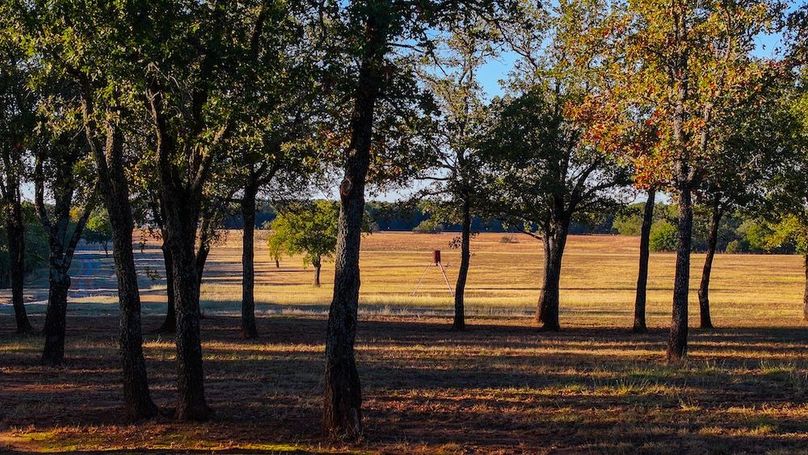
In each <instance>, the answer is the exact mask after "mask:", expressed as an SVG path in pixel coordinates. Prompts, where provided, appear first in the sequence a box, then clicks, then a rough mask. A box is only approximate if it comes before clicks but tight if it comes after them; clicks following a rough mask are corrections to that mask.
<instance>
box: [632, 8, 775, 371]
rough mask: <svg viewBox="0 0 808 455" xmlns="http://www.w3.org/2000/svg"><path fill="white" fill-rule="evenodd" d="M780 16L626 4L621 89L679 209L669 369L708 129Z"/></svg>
mask: <svg viewBox="0 0 808 455" xmlns="http://www.w3.org/2000/svg"><path fill="white" fill-rule="evenodd" d="M781 10H782V4H781V3H780V2H778V1H767V0H760V1H758V0H748V1H746V0H745V1H740V2H719V1H710V2H689V1H685V0H677V1H673V2H668V3H660V2H656V1H651V0H633V1H630V2H629V3H628V8H627V10H626V16H625V20H624V22H623V24H622V33H623V36H624V37H625V40H624V41H623V42H622V46H623V49H625V51H624V52H625V59H624V65H625V66H624V68H625V69H626V71H627V72H628V73H630V75H629V77H627V78H626V79H625V80H626V81H627V85H626V86H624V87H621V89H622V90H624V93H626V94H627V96H629V97H634V98H638V99H643V100H644V101H645V102H646V103H650V104H651V105H652V106H653V109H654V110H653V113H652V115H651V119H652V121H653V122H654V124H655V125H656V127H657V128H658V130H659V133H660V141H659V142H658V145H657V148H660V149H662V150H661V151H662V152H664V153H660V154H658V155H661V156H665V157H666V159H665V163H666V164H667V165H668V166H667V169H668V170H669V175H670V181H671V182H672V188H673V189H674V191H675V196H676V198H677V200H678V206H679V219H678V223H677V224H678V233H679V240H678V246H677V260H676V273H675V278H674V295H673V317H672V323H671V331H670V336H669V339H668V350H667V357H668V359H669V361H677V360H679V359H681V358H683V357H684V356H685V355H686V354H687V332H688V320H687V319H688V318H687V301H688V292H689V279H690V250H691V246H692V228H693V204H692V196H693V191H694V189H695V188H696V187H697V186H698V182H699V181H700V179H701V178H702V176H703V173H704V168H703V163H705V162H707V161H709V159H710V156H711V150H712V141H713V137H712V134H711V133H712V128H713V127H714V126H715V125H716V123H717V122H720V121H721V119H722V118H723V117H724V116H726V115H727V114H728V113H730V112H732V111H733V109H734V107H735V100H736V94H738V93H742V92H744V91H745V90H746V89H747V88H748V84H749V83H750V82H749V81H750V79H754V78H755V77H756V73H757V71H758V70H757V68H756V67H755V66H754V65H749V63H750V57H749V56H750V53H751V51H752V50H753V49H754V46H755V44H754V40H755V37H756V36H758V34H760V33H762V32H765V31H766V30H769V29H770V25H771V24H773V23H776V21H777V19H778V18H779V15H780V13H781Z"/></svg>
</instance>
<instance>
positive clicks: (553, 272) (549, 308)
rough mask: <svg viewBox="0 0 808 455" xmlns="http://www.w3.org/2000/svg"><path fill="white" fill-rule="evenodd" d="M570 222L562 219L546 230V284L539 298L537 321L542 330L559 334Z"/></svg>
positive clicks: (544, 239) (543, 237)
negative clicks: (564, 262)
mask: <svg viewBox="0 0 808 455" xmlns="http://www.w3.org/2000/svg"><path fill="white" fill-rule="evenodd" d="M568 232H569V220H568V219H562V220H556V221H553V222H551V223H550V225H549V227H548V228H547V229H545V230H544V234H543V235H542V243H543V245H544V283H543V286H542V291H541V295H540V296H539V308H538V312H537V314H536V319H537V321H538V322H539V323H540V324H542V326H541V327H542V330H549V331H554V332H557V331H559V330H561V324H560V323H559V317H558V313H559V303H560V302H559V293H560V285H561V261H562V259H563V257H564V248H565V246H566V244H567V234H568Z"/></svg>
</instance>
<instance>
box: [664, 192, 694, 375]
mask: <svg viewBox="0 0 808 455" xmlns="http://www.w3.org/2000/svg"><path fill="white" fill-rule="evenodd" d="M678 228H679V229H678V231H679V232H678V235H679V242H678V245H677V248H676V273H675V277H674V282H673V316H672V320H671V331H670V335H669V337H668V352H667V357H668V361H669V362H676V361H679V360H681V359H682V358H684V357H685V356H686V355H687V332H688V327H687V306H688V305H687V303H688V302H687V299H688V294H689V290H690V250H691V243H692V234H693V205H692V196H691V190H690V186H689V185H688V184H681V185H680V186H679V221H678Z"/></svg>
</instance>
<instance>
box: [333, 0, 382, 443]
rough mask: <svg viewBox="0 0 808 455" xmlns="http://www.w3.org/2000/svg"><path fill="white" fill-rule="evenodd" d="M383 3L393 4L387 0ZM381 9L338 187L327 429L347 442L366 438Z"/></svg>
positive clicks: (368, 40)
mask: <svg viewBox="0 0 808 455" xmlns="http://www.w3.org/2000/svg"><path fill="white" fill-rule="evenodd" d="M383 5H387V6H388V7H389V4H387V3H384V4H383ZM379 6H380V7H381V6H382V5H379ZM378 9H384V8H376V9H374V10H373V11H371V12H369V13H368V15H367V17H366V22H365V26H364V28H365V40H364V42H363V43H362V44H363V55H362V59H361V63H360V68H359V78H358V81H357V85H356V93H355V98H354V107H353V112H352V115H351V124H350V131H351V140H350V144H349V146H348V149H347V150H346V153H345V176H344V178H343V180H342V183H340V187H339V196H340V213H339V222H338V224H339V229H338V233H337V250H336V254H335V257H334V293H333V298H332V300H331V307H330V310H329V313H328V329H327V333H326V343H325V345H326V348H325V355H326V365H325V387H324V389H325V393H324V397H323V398H324V400H323V401H324V403H323V430H324V431H325V433H326V434H327V435H328V436H329V437H330V438H332V439H337V440H346V441H356V440H358V439H360V438H361V437H362V392H361V389H360V388H361V385H360V383H359V373H358V371H357V370H356V359H355V357H354V341H355V339H356V322H357V315H358V314H357V313H358V309H359V286H360V277H359V247H360V244H361V240H362V217H363V215H364V210H365V179H366V177H367V172H368V168H369V166H370V148H371V142H372V139H373V121H374V111H375V107H376V100H377V99H378V96H379V90H380V87H381V83H382V75H383V73H384V55H385V52H386V45H387V25H388V23H387V21H388V20H389V19H388V18H389V17H390V15H391V14H392V11H378ZM380 21H381V22H380Z"/></svg>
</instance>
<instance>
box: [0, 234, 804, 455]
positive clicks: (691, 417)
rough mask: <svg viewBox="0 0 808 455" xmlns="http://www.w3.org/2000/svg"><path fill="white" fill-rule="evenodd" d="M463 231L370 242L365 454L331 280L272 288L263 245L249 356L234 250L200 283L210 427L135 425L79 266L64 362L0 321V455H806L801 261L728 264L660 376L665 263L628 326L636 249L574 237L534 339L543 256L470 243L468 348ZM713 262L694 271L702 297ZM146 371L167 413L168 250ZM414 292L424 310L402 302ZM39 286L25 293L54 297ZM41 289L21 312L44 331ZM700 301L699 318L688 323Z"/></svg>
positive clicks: (283, 271) (295, 273) (363, 336)
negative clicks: (338, 421)
mask: <svg viewBox="0 0 808 455" xmlns="http://www.w3.org/2000/svg"><path fill="white" fill-rule="evenodd" d="M452 237H453V234H441V235H416V234H409V233H383V234H374V235H371V236H368V237H366V238H365V239H364V240H363V255H362V270H363V274H362V283H363V285H362V303H361V310H360V311H361V312H362V317H361V323H360V328H359V333H358V341H357V351H358V352H357V356H358V360H359V365H360V376H361V378H362V381H363V393H364V402H365V406H364V408H365V412H366V414H365V417H366V424H367V429H366V440H365V441H364V443H363V444H361V445H359V446H350V447H343V446H331V445H328V444H327V443H326V442H325V441H324V440H323V439H322V438H321V435H320V433H319V424H318V422H319V421H318V419H319V408H320V396H321V387H322V383H321V374H322V366H323V335H324V332H325V311H326V309H327V304H328V301H329V297H330V289H331V286H330V285H331V279H332V274H333V272H332V270H331V268H330V267H331V266H332V265H331V264H327V265H326V267H325V270H324V271H323V279H324V283H323V287H322V288H320V289H314V288H312V287H311V286H310V284H309V283H310V281H311V270H310V269H309V270H307V269H304V268H303V264H302V260H301V259H300V258H289V259H286V260H283V261H282V263H281V268H280V269H276V268H275V265H274V263H271V262H270V261H269V260H268V258H267V256H266V249H265V247H264V245H263V243H262V242H261V241H260V240H259V248H258V251H257V260H258V263H257V266H256V269H257V273H258V277H257V280H256V281H257V289H256V291H257V292H256V296H257V299H258V301H259V302H258V313H259V330H260V332H261V334H262V336H261V338H259V339H258V340H257V341H249V342H247V341H242V340H240V339H239V338H238V326H239V321H238V318H237V317H236V314H237V312H238V301H239V295H240V247H239V245H240V238H239V236H238V233H236V232H231V233H228V235H227V239H226V242H224V243H223V244H221V245H218V246H217V247H216V248H215V249H214V250H213V252H212V254H211V257H210V260H209V266H208V269H207V272H206V279H205V282H206V284H205V285H204V286H203V291H202V292H203V300H204V303H203V307H204V308H205V313H206V319H204V321H203V338H204V346H203V349H204V353H205V362H206V363H205V368H206V380H207V383H206V385H207V393H208V398H209V401H210V404H211V405H212V406H213V407H214V409H215V411H216V414H215V417H214V420H213V421H211V422H209V423H205V424H177V423H174V422H172V421H171V419H170V418H168V417H163V418H160V419H158V420H156V421H154V422H148V423H145V424H141V425H131V424H127V423H126V422H123V421H122V420H121V419H120V418H119V417H118V416H119V415H120V412H119V402H120V392H119V386H118V364H117V355H116V345H115V338H116V333H117V319H116V312H117V311H116V306H115V305H114V301H115V299H114V279H113V278H114V277H113V275H112V270H111V268H110V266H109V259H104V258H102V257H101V256H103V254H102V253H101V254H99V252H98V251H94V250H93V251H91V250H83V251H81V252H80V254H79V255H78V259H77V262H76V264H75V266H74V274H73V275H74V280H73V281H74V287H75V290H74V292H73V293H72V294H71V306H70V314H69V318H68V345H67V353H66V357H67V359H68V360H67V365H66V367H65V368H63V369H48V368H43V367H40V366H38V365H37V360H38V354H39V350H40V349H41V339H40V338H39V337H22V338H21V337H17V336H13V335H10V333H12V332H13V327H12V324H13V321H12V320H11V318H9V317H8V315H9V314H10V308H9V306H8V305H0V452H4V451H5V452H17V453H26V452H84V453H95V452H98V451H112V452H118V453H142V452H145V451H152V452H158V453H161V452H165V451H172V452H173V451H177V452H181V453H189V452H191V453H193V452H198V453H209V452H244V453H279V452H280V453H285V452H291V453H321V452H326V453H329V452H330V453H342V452H359V453H377V452H382V453H473V452H483V453H498V452H500V453H543V452H549V453H581V452H583V453H601V452H610V453H638V452H639V453H681V452H694V453H745V452H746V453H795V452H796V453H805V452H808V354H807V353H806V350H805V339H806V335H807V333H806V328H805V324H804V323H803V322H802V320H801V315H802V310H801V297H802V286H803V281H802V280H803V272H802V268H801V267H802V262H801V258H799V257H797V256H753V255H718V256H717V258H716V262H715V267H714V275H713V288H712V294H711V295H712V303H713V321H714V323H715V324H716V325H717V326H718V327H719V329H718V330H715V331H712V332H703V331H700V330H693V331H691V342H690V360H688V361H687V362H686V363H685V364H683V365H679V366H668V365H666V364H665V363H664V361H663V352H664V346H665V339H666V336H667V332H666V330H665V327H666V325H667V324H668V323H669V318H670V299H671V285H672V282H673V278H672V276H673V265H674V264H673V262H674V257H673V255H670V254H654V255H652V258H651V277H650V280H649V289H650V291H649V299H650V301H649V308H648V310H649V325H650V326H651V328H652V331H651V332H650V333H649V334H647V335H642V336H636V335H632V334H630V333H629V332H628V330H627V327H629V326H630V325H631V318H632V302H633V295H634V281H635V280H636V270H637V265H636V255H637V239H636V238H628V237H610V236H603V237H600V236H594V237H591V236H586V237H573V238H571V240H570V242H569V246H568V252H567V254H566V256H565V262H564V274H563V275H562V282H561V286H562V295H561V302H562V312H561V323H562V327H563V328H564V331H563V332H561V333H558V334H549V333H539V332H537V331H536V329H535V326H534V323H533V320H532V313H533V311H534V308H535V302H536V300H537V298H538V292H539V286H540V276H541V259H542V256H541V247H540V244H539V243H538V242H536V241H534V240H531V239H528V238H527V237H524V236H517V237H513V238H509V242H508V243H503V235H502V234H482V235H480V236H478V237H476V238H475V239H474V241H473V243H472V248H473V251H474V256H473V257H472V268H471V273H470V277H469V287H468V299H467V301H468V308H469V314H470V315H471V317H470V320H469V323H470V325H471V326H470V330H469V331H467V332H465V333H455V332H451V331H449V330H447V327H448V322H449V315H450V307H451V304H452V300H451V296H450V295H449V293H448V291H447V289H446V284H445V283H444V282H443V277H442V276H441V275H440V272H439V271H438V270H437V269H436V268H434V267H429V264H430V260H431V251H432V249H436V248H440V249H442V250H443V255H444V262H445V263H446V264H447V265H448V268H447V272H448V274H449V279H450V280H451V281H452V282H453V278H454V275H455V273H456V264H457V262H458V254H457V252H456V251H453V250H449V248H448V244H449V242H450V240H451V239H452ZM702 259H703V256H702V255H695V256H694V262H693V274H692V275H693V286H694V289H695V286H697V284H698V279H699V277H700V267H701V261H702ZM138 266H139V267H140V268H141V271H142V272H143V273H142V275H143V276H142V281H141V285H142V288H143V289H144V294H143V298H144V302H145V303H144V315H145V316H144V330H146V331H147V332H149V333H148V335H147V340H146V345H145V353H146V356H147V364H148V368H149V373H150V381H151V384H152V391H153V394H154V398H155V400H156V401H157V402H158V404H159V405H160V406H161V407H163V408H165V409H169V408H170V407H171V406H172V400H173V397H174V380H175V379H174V378H175V365H174V362H173V355H174V347H173V340H172V339H170V338H165V337H159V336H157V335H153V334H151V332H150V331H152V330H154V329H155V328H156V327H158V326H159V325H160V322H161V319H160V315H161V314H162V312H163V310H164V303H163V302H164V284H163V283H162V281H161V280H159V279H157V280H154V279H152V278H149V277H148V276H147V275H149V273H147V271H148V270H149V269H152V270H159V268H160V267H159V266H160V255H159V249H157V248H156V245H154V244H151V243H149V244H147V245H146V246H145V248H144V250H143V252H142V253H140V254H139V255H138ZM422 275H423V281H422V283H421V286H420V289H419V292H418V293H416V295H412V292H413V290H414V289H415V288H416V285H417V283H418V280H419V277H421V276H422ZM43 284H44V283H43V280H42V278H41V277H40V278H39V279H37V280H34V282H33V283H32V285H33V286H39V287H40V288H41V287H42V285H43ZM45 296H46V290H42V289H38V290H36V289H35V290H33V291H32V292H31V295H30V299H31V301H32V303H31V304H30V305H29V308H30V310H31V312H32V313H33V315H34V317H33V319H34V322H35V323H36V324H38V325H41V323H42V311H43V304H42V303H41V302H42V300H44V298H45ZM695 297H696V296H695V291H694V292H693V293H692V299H691V301H692V302H693V303H694V304H693V305H691V309H692V312H691V321H694V322H696V321H697V320H698V318H697V313H696V305H695V301H696V300H695Z"/></svg>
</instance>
